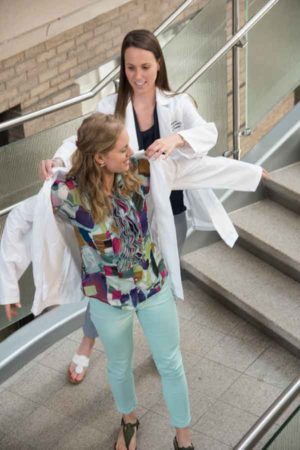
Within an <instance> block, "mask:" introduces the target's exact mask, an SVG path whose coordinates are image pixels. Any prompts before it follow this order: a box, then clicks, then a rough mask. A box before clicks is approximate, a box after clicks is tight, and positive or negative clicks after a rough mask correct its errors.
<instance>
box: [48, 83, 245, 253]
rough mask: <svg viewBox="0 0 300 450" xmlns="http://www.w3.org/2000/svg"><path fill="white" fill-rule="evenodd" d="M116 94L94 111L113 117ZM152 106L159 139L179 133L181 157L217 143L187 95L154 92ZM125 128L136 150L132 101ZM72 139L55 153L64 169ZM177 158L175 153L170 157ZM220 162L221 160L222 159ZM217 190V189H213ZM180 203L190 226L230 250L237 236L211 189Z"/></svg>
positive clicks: (201, 152) (212, 126)
mask: <svg viewBox="0 0 300 450" xmlns="http://www.w3.org/2000/svg"><path fill="white" fill-rule="evenodd" d="M116 100H117V94H113V95H109V96H107V97H105V98H103V99H102V100H101V101H100V102H99V103H98V105H97V111H98V112H102V113H104V114H114V112H115V106H116ZM156 107H157V116H158V123H159V130H160V136H161V137H166V136H169V135H170V134H173V133H178V134H180V135H181V136H182V137H183V139H184V140H185V141H186V142H187V143H188V144H189V145H187V146H185V147H184V148H181V149H180V153H181V155H184V156H185V158H194V157H195V156H205V155H207V153H208V152H209V150H211V149H212V148H213V147H214V146H215V144H216V142H217V137H218V133H217V129H216V126H215V124H214V123H208V122H206V121H205V120H204V119H203V118H202V117H201V116H200V114H199V112H198V110H197V109H196V107H195V105H194V103H193V101H192V100H191V98H190V96H189V95H187V94H178V95H170V94H168V93H164V92H162V91H160V90H159V89H157V90H156ZM125 127H126V130H127V132H128V135H129V145H130V146H131V148H132V149H133V151H134V152H137V151H138V150H139V145H138V140H137V134H136V128H135V121H134V114H133V107H132V102H129V103H128V105H127V108H126V114H125ZM75 141H76V136H72V137H70V138H68V139H66V140H65V141H64V143H63V145H62V146H61V147H60V148H59V149H58V150H57V152H56V153H55V155H54V156H55V157H60V158H61V159H62V160H63V161H64V164H65V166H66V167H70V166H71V156H72V154H73V152H74V151H75V149H76V145H75ZM178 155H179V151H178V150H176V151H175V152H174V153H173V157H174V158H176V156H178ZM222 160H223V161H224V162H225V161H226V160H225V158H223V159H222ZM216 188H217V187H216ZM184 202H185V205H186V207H187V209H188V214H189V217H190V219H191V220H190V223H191V225H192V227H193V229H195V230H216V231H217V232H218V233H219V235H220V236H221V238H222V239H223V240H224V241H225V242H226V244H227V245H229V246H230V247H233V245H234V243H235V241H236V240H237V238H238V234H237V232H236V230H235V228H234V226H233V224H232V222H231V220H230V219H229V217H228V215H227V213H226V211H225V209H224V207H223V205H222V203H221V202H220V200H219V199H218V197H217V196H216V194H215V193H214V192H213V191H212V189H201V190H188V189H187V190H185V192H184Z"/></svg>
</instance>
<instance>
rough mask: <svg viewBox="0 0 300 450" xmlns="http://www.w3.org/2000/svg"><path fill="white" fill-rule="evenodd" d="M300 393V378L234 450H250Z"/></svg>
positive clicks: (274, 403)
mask: <svg viewBox="0 0 300 450" xmlns="http://www.w3.org/2000/svg"><path fill="white" fill-rule="evenodd" d="M299 393H300V377H298V378H296V379H295V380H294V381H293V382H292V383H291V384H290V385H289V386H288V387H287V388H286V389H285V390H284V391H283V392H282V393H281V394H280V396H279V397H278V398H277V399H276V400H275V401H274V402H273V403H272V405H271V406H270V407H269V408H268V409H267V411H266V412H265V413H264V414H263V415H262V416H261V417H260V418H259V419H258V420H257V422H255V424H254V425H253V426H252V427H251V428H250V430H249V431H248V432H247V434H246V435H245V436H244V437H243V438H242V439H241V440H240V441H239V442H238V444H237V445H236V446H235V447H234V448H233V450H250V449H252V448H253V447H254V445H255V444H256V443H257V442H258V441H259V440H260V438H261V437H262V436H263V435H264V434H265V433H266V431H268V430H269V428H270V427H271V426H272V425H273V424H274V422H275V420H276V418H277V417H278V416H279V415H280V414H281V413H282V412H283V411H284V410H285V409H286V408H287V407H288V406H289V405H290V403H291V402H292V401H293V400H294V398H295V397H296V396H297V395H298V394H299Z"/></svg>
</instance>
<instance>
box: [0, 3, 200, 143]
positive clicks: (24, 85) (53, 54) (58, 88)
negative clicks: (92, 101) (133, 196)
mask: <svg viewBox="0 0 300 450" xmlns="http://www.w3.org/2000/svg"><path fill="white" fill-rule="evenodd" d="M181 3H182V0H166V1H163V2H161V1H160V0H152V1H151V2H149V1H148V0H135V1H131V2H128V3H126V4H125V5H123V6H121V7H118V8H115V9H114V10H112V11H110V12H108V13H105V14H102V15H100V16H98V17H96V18H94V19H92V20H90V21H89V22H86V23H85V24H82V25H80V26H77V27H75V28H72V29H70V30H69V31H66V32H64V33H61V34H60V35H58V36H56V37H54V38H52V39H50V40H48V41H46V42H42V43H40V44H39V45H36V46H35V47H32V48H30V49H28V50H26V51H24V52H21V53H19V54H17V55H14V56H12V57H10V58H8V59H6V60H3V61H0V112H2V111H5V110H7V109H9V108H12V107H13V106H15V105H18V104H20V105H21V110H22V112H23V113H26V112H30V111H35V110H38V109H40V108H42V107H45V106H48V105H51V104H54V103H57V102H60V101H63V100H65V99H68V98H70V97H73V96H75V95H78V94H79V87H78V85H77V84H76V83H75V78H76V77H78V76H80V75H82V74H84V73H86V72H88V71H91V70H93V69H95V68H96V67H98V66H99V65H101V64H103V63H105V62H106V61H109V60H110V59H112V58H113V57H115V56H118V55H119V53H120V45H121V42H122V39H123V37H124V35H125V34H126V33H127V32H128V31H129V30H131V29H134V28H148V29H150V30H154V29H155V28H156V27H157V26H158V25H160V23H161V22H162V21H163V20H164V19H165V18H166V17H168V16H169V14H170V13H171V12H172V11H174V9H176V7H178V6H179V5H180V4H181ZM205 3H207V0H197V1H195V2H193V6H192V7H191V8H189V10H188V13H187V14H190V13H191V12H193V11H195V10H197V9H199V8H200V7H201V6H203V5H204V4H205ZM187 14H186V15H187ZM183 17H184V15H181V20H182V18H183ZM80 114H81V106H80V105H74V106H72V107H70V108H68V109H65V110H63V111H59V112H56V113H52V114H50V115H48V116H45V117H43V118H40V119H36V120H34V121H31V122H28V123H27V124H25V125H24V127H25V134H26V135H30V134H32V133H36V132H37V131H40V130H42V129H45V128H48V127H51V126H53V125H55V124H56V123H60V122H62V121H66V120H70V119H72V118H73V117H78V116H79V115H80Z"/></svg>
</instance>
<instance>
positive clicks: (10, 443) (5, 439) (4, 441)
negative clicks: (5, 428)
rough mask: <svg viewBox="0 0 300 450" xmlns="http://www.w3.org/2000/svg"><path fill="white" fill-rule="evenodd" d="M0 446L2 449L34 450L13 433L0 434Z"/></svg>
mask: <svg viewBox="0 0 300 450" xmlns="http://www.w3.org/2000/svg"><path fill="white" fill-rule="evenodd" d="M0 448H1V449H3V450H17V449H18V450H34V447H32V446H31V445H29V444H27V443H26V442H22V441H20V440H19V439H16V437H15V436H14V435H13V434H9V435H3V436H2V437H1V436H0Z"/></svg>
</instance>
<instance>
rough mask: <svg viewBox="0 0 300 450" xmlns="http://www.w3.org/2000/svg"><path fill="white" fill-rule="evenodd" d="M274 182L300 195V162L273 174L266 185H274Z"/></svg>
mask: <svg viewBox="0 0 300 450" xmlns="http://www.w3.org/2000/svg"><path fill="white" fill-rule="evenodd" d="M272 182H273V183H274V182H275V183H277V184H280V185H282V186H283V187H285V188H286V189H288V190H289V191H292V192H294V193H296V194H299V195H300V162H296V163H294V164H290V165H289V166H286V167H283V168H281V169H278V170H274V171H273V172H271V178H270V180H266V184H267V185H268V184H269V183H271V184H272Z"/></svg>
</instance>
